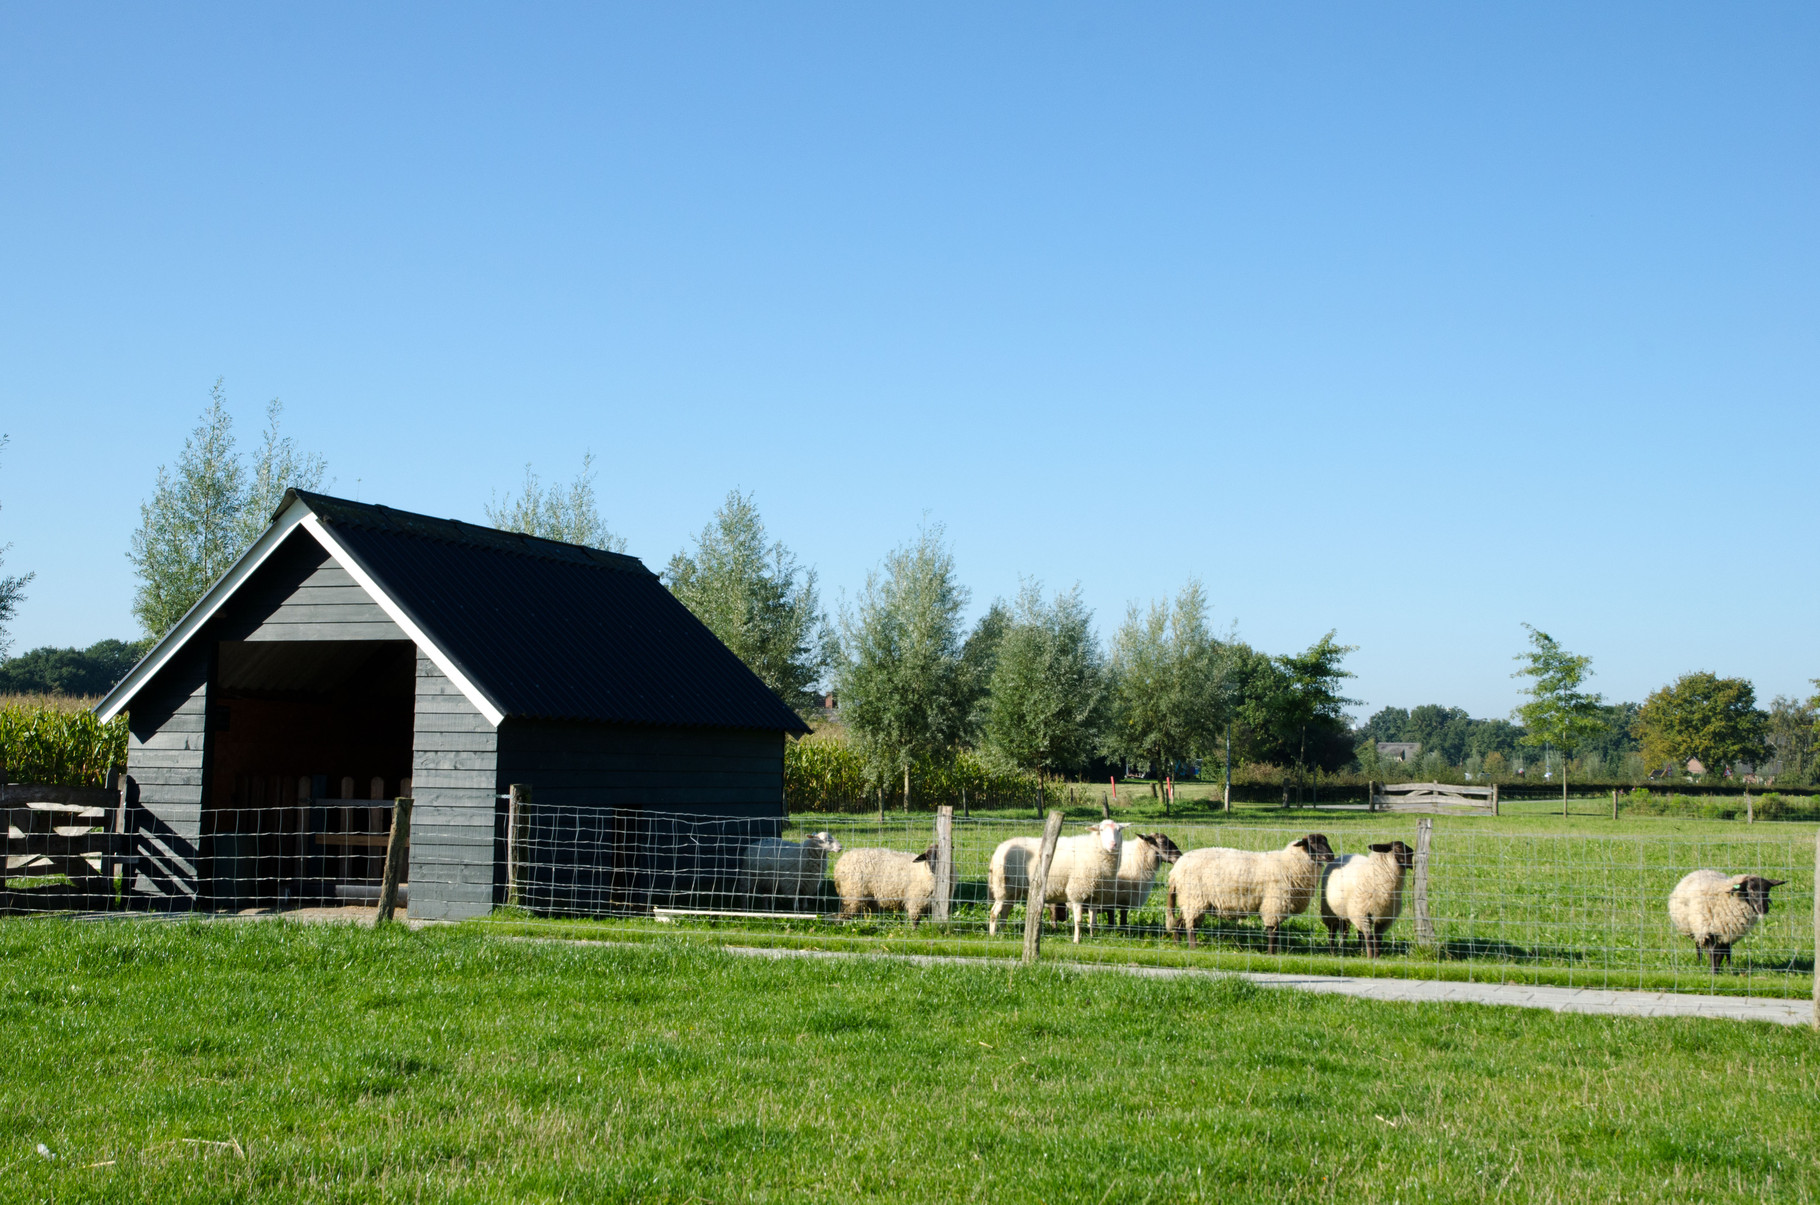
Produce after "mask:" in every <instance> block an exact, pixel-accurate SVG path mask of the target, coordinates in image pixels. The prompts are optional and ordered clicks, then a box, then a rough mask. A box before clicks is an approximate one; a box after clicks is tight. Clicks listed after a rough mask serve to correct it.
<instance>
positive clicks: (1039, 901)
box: [1024, 812, 1062, 964]
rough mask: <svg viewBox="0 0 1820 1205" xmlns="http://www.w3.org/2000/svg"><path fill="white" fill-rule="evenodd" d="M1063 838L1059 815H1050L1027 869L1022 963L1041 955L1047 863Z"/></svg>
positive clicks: (1045, 910) (1047, 889)
mask: <svg viewBox="0 0 1820 1205" xmlns="http://www.w3.org/2000/svg"><path fill="white" fill-rule="evenodd" d="M1061 836H1062V814H1061V813H1060V812H1050V813H1049V819H1048V820H1047V821H1046V822H1045V823H1044V824H1043V844H1042V848H1041V849H1039V850H1037V854H1036V861H1035V862H1033V863H1032V864H1031V866H1030V894H1029V896H1028V898H1027V899H1026V900H1025V901H1024V962H1025V963H1026V964H1029V963H1032V962H1035V961H1036V956H1037V955H1038V954H1039V953H1041V952H1042V945H1043V914H1044V913H1045V912H1047V911H1049V909H1048V908H1047V907H1046V906H1045V904H1044V897H1045V896H1046V895H1048V893H1049V863H1050V861H1051V859H1053V858H1054V857H1055V843H1056V842H1057V841H1059V840H1061Z"/></svg>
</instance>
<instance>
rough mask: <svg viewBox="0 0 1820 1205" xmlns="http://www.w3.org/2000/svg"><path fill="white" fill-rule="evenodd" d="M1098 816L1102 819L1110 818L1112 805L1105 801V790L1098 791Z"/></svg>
mask: <svg viewBox="0 0 1820 1205" xmlns="http://www.w3.org/2000/svg"><path fill="white" fill-rule="evenodd" d="M1100 818H1101V819H1103V820H1110V819H1112V805H1111V804H1109V803H1107V802H1106V792H1104V791H1101V792H1100Z"/></svg>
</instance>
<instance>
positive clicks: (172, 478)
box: [126, 379, 325, 639]
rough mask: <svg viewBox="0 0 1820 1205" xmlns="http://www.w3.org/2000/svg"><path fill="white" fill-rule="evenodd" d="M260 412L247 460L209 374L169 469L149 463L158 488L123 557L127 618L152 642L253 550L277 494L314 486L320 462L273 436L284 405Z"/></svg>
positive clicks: (221, 392)
mask: <svg viewBox="0 0 1820 1205" xmlns="http://www.w3.org/2000/svg"><path fill="white" fill-rule="evenodd" d="M265 413H266V428H265V434H264V437H263V439H262V440H261V442H260V447H259V450H258V452H257V453H256V454H255V456H254V458H253V463H252V464H251V465H250V466H249V465H247V464H246V463H244V462H243V460H242V458H241V455H240V453H239V452H238V451H237V450H236V448H235V446H234V420H233V417H232V416H231V415H230V414H229V413H228V409H227V394H226V392H225V390H224V389H223V388H222V382H221V380H220V379H217V380H216V381H215V386H214V388H213V389H212V390H210V392H209V408H208V409H207V410H205V411H203V414H202V420H201V422H200V424H199V425H198V426H197V427H196V429H195V430H194V431H192V432H190V436H189V438H188V439H187V440H186V441H184V445H183V452H182V454H181V455H179V456H178V458H177V466H176V468H175V470H174V471H173V470H171V469H168V468H166V466H164V465H159V466H158V484H157V486H156V488H155V489H154V490H153V491H152V496H151V498H149V499H148V500H146V501H145V502H142V503H140V505H139V530H138V531H136V532H134V533H133V540H132V546H131V549H130V550H129V551H128V552H127V554H126V555H127V559H128V560H130V561H131V562H132V563H133V569H134V571H135V572H136V573H137V574H138V577H139V585H138V587H137V589H136V590H135V591H134V594H133V615H134V617H135V618H137V619H138V620H139V623H140V625H141V626H142V627H143V628H144V629H145V632H146V634H147V635H148V636H150V637H152V638H153V639H156V638H158V637H160V636H163V635H164V634H165V633H166V632H168V631H170V630H171V629H172V628H173V627H175V626H176V624H177V621H178V620H179V619H182V618H183V616H184V614H185V612H187V611H188V610H189V609H190V608H191V607H192V606H194V605H195V604H196V602H197V600H198V599H200V598H201V597H202V596H203V595H204V594H206V593H207V592H208V589H209V587H210V586H212V585H214V584H215V581H216V580H217V579H218V578H220V577H221V575H222V574H223V573H225V572H227V570H228V568H229V567H230V566H232V565H233V563H234V562H235V561H237V560H239V559H240V555H241V554H242V553H243V552H245V551H246V550H247V549H248V548H249V547H251V546H252V544H253V541H254V540H256V539H258V538H259V533H260V532H262V531H264V530H265V528H266V525H267V524H268V523H270V522H271V519H272V511H273V510H275V509H276V508H277V505H278V501H279V499H280V498H282V497H283V496H284V491H285V490H287V489H290V488H293V487H295V488H297V489H306V490H308V489H316V488H317V487H318V486H320V485H321V483H322V476H323V472H324V469H325V465H324V463H323V460H322V458H321V457H320V456H311V455H303V454H301V453H299V452H298V451H297V448H296V445H295V444H294V443H293V442H292V440H291V438H290V437H289V436H285V435H281V434H280V433H279V420H280V418H281V416H282V414H283V406H282V405H281V404H280V403H279V402H278V400H277V399H276V398H274V399H273V400H272V401H271V402H270V403H269V404H268V405H267V406H266V412H265Z"/></svg>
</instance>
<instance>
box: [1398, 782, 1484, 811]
mask: <svg viewBox="0 0 1820 1205" xmlns="http://www.w3.org/2000/svg"><path fill="white" fill-rule="evenodd" d="M1371 810H1372V811H1374V812H1433V813H1436V814H1440V815H1468V816H1474V815H1477V816H1496V815H1497V814H1498V787H1497V784H1496V783H1493V784H1492V785H1491V786H1489V787H1463V786H1456V785H1454V784H1453V783H1450V782H1385V783H1378V784H1376V785H1375V786H1374V787H1373V788H1372V791H1371Z"/></svg>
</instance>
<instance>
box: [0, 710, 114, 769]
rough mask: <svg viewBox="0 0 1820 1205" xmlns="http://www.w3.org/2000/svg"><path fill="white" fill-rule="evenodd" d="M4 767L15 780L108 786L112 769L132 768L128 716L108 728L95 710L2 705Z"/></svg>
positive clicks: (0, 738) (0, 732) (0, 748)
mask: <svg viewBox="0 0 1820 1205" xmlns="http://www.w3.org/2000/svg"><path fill="white" fill-rule="evenodd" d="M0 763H4V765H5V767H6V778H7V781H9V782H30V783H39V784H42V785H44V786H56V787H100V786H106V785H107V774H108V771H109V770H111V769H113V768H114V767H116V766H124V765H125V764H126V716H124V715H118V716H115V717H114V718H113V719H111V720H109V721H108V722H107V723H105V724H103V723H102V722H101V721H100V720H99V719H97V718H96V717H95V713H94V712H92V711H65V710H63V709H62V708H60V707H55V706H47V705H33V704H13V705H11V706H7V707H0Z"/></svg>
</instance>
